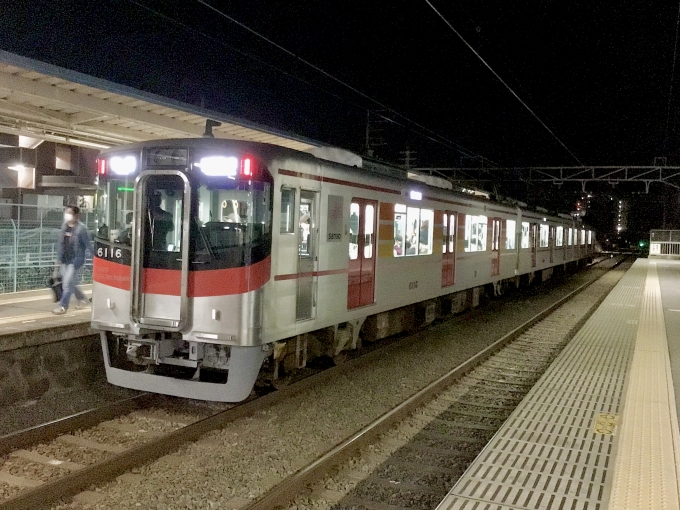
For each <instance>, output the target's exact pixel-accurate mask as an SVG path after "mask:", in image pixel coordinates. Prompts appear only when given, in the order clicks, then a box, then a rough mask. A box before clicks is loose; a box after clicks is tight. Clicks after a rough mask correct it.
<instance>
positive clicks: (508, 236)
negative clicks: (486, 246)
mask: <svg viewBox="0 0 680 510" xmlns="http://www.w3.org/2000/svg"><path fill="white" fill-rule="evenodd" d="M516 225H517V223H516V222H515V220H506V222H505V249H506V250H514V249H515V236H516V235H517V234H516V232H515V229H516V228H517V227H516Z"/></svg>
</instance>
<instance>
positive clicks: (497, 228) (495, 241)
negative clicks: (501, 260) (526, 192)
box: [491, 218, 501, 251]
mask: <svg viewBox="0 0 680 510" xmlns="http://www.w3.org/2000/svg"><path fill="white" fill-rule="evenodd" d="M491 222H492V223H491V251H498V250H500V247H501V220H500V219H499V218H494V219H493V220H491Z"/></svg>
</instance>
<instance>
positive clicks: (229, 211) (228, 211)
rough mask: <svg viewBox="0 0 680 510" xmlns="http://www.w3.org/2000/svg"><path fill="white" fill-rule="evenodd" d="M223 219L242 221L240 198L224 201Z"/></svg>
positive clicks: (232, 221) (235, 221)
mask: <svg viewBox="0 0 680 510" xmlns="http://www.w3.org/2000/svg"><path fill="white" fill-rule="evenodd" d="M222 221H226V222H229V223H240V221H241V217H240V215H239V213H238V200H225V201H224V208H223V211H222Z"/></svg>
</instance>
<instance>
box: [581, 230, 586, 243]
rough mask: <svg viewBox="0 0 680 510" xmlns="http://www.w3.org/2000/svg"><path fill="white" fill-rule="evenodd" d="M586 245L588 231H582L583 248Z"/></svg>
mask: <svg viewBox="0 0 680 510" xmlns="http://www.w3.org/2000/svg"><path fill="white" fill-rule="evenodd" d="M584 244H586V231H585V230H581V246H583V245H584Z"/></svg>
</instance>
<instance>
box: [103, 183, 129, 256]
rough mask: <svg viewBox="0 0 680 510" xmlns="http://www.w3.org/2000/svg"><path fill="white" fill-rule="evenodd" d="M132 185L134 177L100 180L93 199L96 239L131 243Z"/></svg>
mask: <svg viewBox="0 0 680 510" xmlns="http://www.w3.org/2000/svg"><path fill="white" fill-rule="evenodd" d="M134 185H135V179H134V177H130V178H121V179H110V180H100V182H99V186H97V196H96V199H95V212H96V215H97V218H96V221H97V234H96V235H97V237H98V238H100V239H102V240H105V241H110V242H118V243H123V244H128V245H129V244H130V243H131V237H130V236H131V234H132V232H131V225H132V204H133V196H134Z"/></svg>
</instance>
